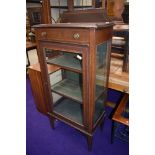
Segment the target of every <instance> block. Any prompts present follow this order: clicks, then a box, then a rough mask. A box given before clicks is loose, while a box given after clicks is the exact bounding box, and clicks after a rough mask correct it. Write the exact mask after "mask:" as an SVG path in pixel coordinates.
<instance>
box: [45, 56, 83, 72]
mask: <svg viewBox="0 0 155 155" xmlns="http://www.w3.org/2000/svg"><path fill="white" fill-rule="evenodd" d="M47 63H49V64H53V65H57V66H60V67H61V68H64V69H68V70H71V71H75V72H78V73H82V69H81V62H80V61H79V60H78V59H76V58H75V57H74V55H73V54H72V55H71V54H63V55H60V56H57V57H55V58H52V59H48V60H47Z"/></svg>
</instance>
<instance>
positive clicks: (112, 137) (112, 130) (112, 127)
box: [111, 121, 115, 144]
mask: <svg viewBox="0 0 155 155" xmlns="http://www.w3.org/2000/svg"><path fill="white" fill-rule="evenodd" d="M114 135H115V126H114V121H112V124H111V144H112V143H113V141H114Z"/></svg>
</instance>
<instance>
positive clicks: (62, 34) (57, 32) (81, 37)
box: [36, 28, 89, 44]
mask: <svg viewBox="0 0 155 155" xmlns="http://www.w3.org/2000/svg"><path fill="white" fill-rule="evenodd" d="M36 34H37V38H38V40H51V41H61V42H74V43H82V44H88V43H89V30H88V29H74V28H52V29H51V28H40V29H38V30H37V32H36Z"/></svg>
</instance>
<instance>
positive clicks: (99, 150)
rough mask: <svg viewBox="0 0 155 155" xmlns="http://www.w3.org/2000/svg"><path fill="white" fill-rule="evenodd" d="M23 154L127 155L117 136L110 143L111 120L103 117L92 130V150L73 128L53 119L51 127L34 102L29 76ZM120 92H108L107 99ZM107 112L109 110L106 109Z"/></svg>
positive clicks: (126, 150) (127, 147) (115, 96)
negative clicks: (101, 126) (53, 125)
mask: <svg viewBox="0 0 155 155" xmlns="http://www.w3.org/2000/svg"><path fill="white" fill-rule="evenodd" d="M26 93H27V95H26V114H27V116H26V151H27V153H26V155H88V154H89V155H128V154H129V145H128V143H125V142H123V141H121V140H119V139H117V138H115V140H114V143H113V144H110V129H111V121H110V119H108V118H107V119H106V121H105V124H104V128H103V130H102V131H101V130H100V128H98V129H97V130H96V131H95V133H94V141H93V149H92V151H91V152H90V151H88V149H87V141H86V139H85V137H84V135H83V134H82V133H80V132H78V131H77V130H75V129H74V128H72V127H70V126H68V125H66V124H64V123H62V122H59V121H56V124H55V127H56V128H55V130H52V129H51V127H50V124H49V120H48V118H47V117H46V116H44V115H42V114H41V113H39V112H38V111H37V110H36V108H35V104H34V102H35V101H34V98H33V96H32V92H31V87H30V82H29V79H28V78H27V79H26ZM119 95H120V94H119V93H116V92H113V91H110V92H109V96H108V97H109V100H111V101H116V100H117V99H118V96H119ZM106 111H107V114H108V115H109V114H110V113H111V109H110V108H107V109H106Z"/></svg>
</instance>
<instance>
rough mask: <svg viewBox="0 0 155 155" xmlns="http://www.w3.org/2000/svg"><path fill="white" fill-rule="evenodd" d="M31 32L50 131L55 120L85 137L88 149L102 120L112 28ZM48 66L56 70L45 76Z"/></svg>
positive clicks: (76, 26) (71, 26) (54, 27)
mask: <svg viewBox="0 0 155 155" xmlns="http://www.w3.org/2000/svg"><path fill="white" fill-rule="evenodd" d="M34 28H35V33H36V39H37V51H38V56H39V62H40V68H41V77H42V83H43V91H44V95H45V97H44V99H45V101H44V104H45V107H46V114H47V116H48V117H49V118H50V121H51V124H52V127H53V128H54V121H55V119H57V120H60V121H62V122H65V123H66V124H68V125H70V126H72V127H74V128H75V129H77V130H79V131H81V132H82V133H84V134H85V135H86V137H87V142H88V147H89V149H91V148H92V137H93V132H94V130H95V129H96V127H97V126H99V125H101V124H102V123H103V120H104V117H105V110H104V104H105V102H106V98H107V84H108V76H109V68H110V51H111V39H112V29H113V24H112V23H110V22H104V23H59V24H41V25H36V26H34ZM49 66H53V68H54V69H55V67H57V69H56V70H54V71H51V72H48V67H49ZM51 68H52V67H51ZM54 72H57V74H56V75H57V76H55V78H53V77H52V76H51V74H53V73H54ZM55 96H56V97H55Z"/></svg>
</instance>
